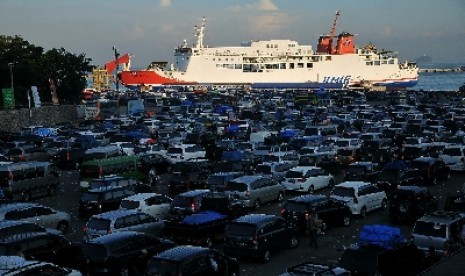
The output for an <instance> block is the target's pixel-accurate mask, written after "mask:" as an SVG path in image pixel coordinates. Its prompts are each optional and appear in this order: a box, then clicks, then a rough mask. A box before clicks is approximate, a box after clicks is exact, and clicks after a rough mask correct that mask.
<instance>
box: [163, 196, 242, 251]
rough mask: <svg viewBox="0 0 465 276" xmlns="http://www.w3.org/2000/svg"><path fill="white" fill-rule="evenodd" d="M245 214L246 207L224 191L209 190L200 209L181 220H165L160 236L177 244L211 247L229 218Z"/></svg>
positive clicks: (221, 234) (221, 237) (222, 231)
mask: <svg viewBox="0 0 465 276" xmlns="http://www.w3.org/2000/svg"><path fill="white" fill-rule="evenodd" d="M245 214H247V209H246V208H245V207H244V206H242V205H241V204H239V203H237V201H234V200H233V199H231V198H229V197H228V196H227V195H225V194H224V193H220V192H211V193H209V194H207V195H205V196H204V198H203V199H202V205H201V211H200V212H199V213H196V214H192V215H189V216H186V217H184V219H182V220H179V221H177V220H174V221H169V220H168V221H166V222H165V227H164V229H163V231H162V234H161V235H162V236H163V237H166V238H169V239H171V240H172V241H174V242H176V243H178V244H191V245H200V246H207V247H212V246H213V244H214V242H216V241H222V240H223V237H224V232H225V228H226V225H227V223H228V222H230V221H231V220H233V219H235V218H237V217H239V216H241V215H245Z"/></svg>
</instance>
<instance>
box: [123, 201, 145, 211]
mask: <svg viewBox="0 0 465 276" xmlns="http://www.w3.org/2000/svg"><path fill="white" fill-rule="evenodd" d="M139 206H140V202H139V201H135V200H123V201H121V208H124V209H137V208H139Z"/></svg>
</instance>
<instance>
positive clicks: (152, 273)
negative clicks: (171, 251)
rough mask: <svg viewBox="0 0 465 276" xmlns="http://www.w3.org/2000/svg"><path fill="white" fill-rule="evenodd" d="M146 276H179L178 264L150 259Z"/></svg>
mask: <svg viewBox="0 0 465 276" xmlns="http://www.w3.org/2000/svg"><path fill="white" fill-rule="evenodd" d="M146 275H149V276H159V275H181V273H179V264H178V263H177V262H175V261H172V260H165V259H157V258H152V260H151V261H150V263H149V264H148V266H147V270H146Z"/></svg>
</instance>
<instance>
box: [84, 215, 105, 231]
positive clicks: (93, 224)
mask: <svg viewBox="0 0 465 276" xmlns="http://www.w3.org/2000/svg"><path fill="white" fill-rule="evenodd" d="M110 223H111V221H110V220H108V219H102V218H96V217H92V218H91V219H90V220H89V222H88V223H87V227H88V228H92V229H96V230H108V229H109V228H110Z"/></svg>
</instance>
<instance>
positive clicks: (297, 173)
mask: <svg viewBox="0 0 465 276" xmlns="http://www.w3.org/2000/svg"><path fill="white" fill-rule="evenodd" d="M302 176H303V172H301V171H287V172H286V175H285V176H284V177H286V178H301V177H302Z"/></svg>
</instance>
